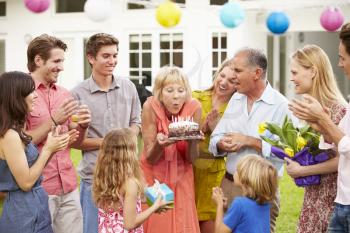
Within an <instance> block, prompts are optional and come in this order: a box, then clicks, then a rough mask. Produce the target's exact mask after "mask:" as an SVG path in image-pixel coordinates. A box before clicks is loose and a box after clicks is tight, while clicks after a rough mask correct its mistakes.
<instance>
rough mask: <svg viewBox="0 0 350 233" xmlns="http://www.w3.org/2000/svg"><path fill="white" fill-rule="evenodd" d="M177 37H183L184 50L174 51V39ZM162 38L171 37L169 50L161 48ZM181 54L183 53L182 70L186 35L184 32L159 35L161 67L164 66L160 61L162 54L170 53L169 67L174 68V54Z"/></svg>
mask: <svg viewBox="0 0 350 233" xmlns="http://www.w3.org/2000/svg"><path fill="white" fill-rule="evenodd" d="M177 35H180V36H181V41H182V48H181V49H174V48H173V42H174V37H175V36H177ZM162 36H169V44H170V47H169V49H162V48H161V46H160V43H161V42H162ZM166 41H167V40H166ZM179 52H181V53H182V66H181V68H182V67H183V66H184V34H183V33H182V32H174V33H159V64H160V66H162V64H161V60H160V59H161V54H162V53H169V65H170V66H172V65H174V61H173V54H174V53H179Z"/></svg>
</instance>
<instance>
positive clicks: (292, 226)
mask: <svg viewBox="0 0 350 233" xmlns="http://www.w3.org/2000/svg"><path fill="white" fill-rule="evenodd" d="M71 157H72V160H73V163H74V165H75V166H77V164H78V163H79V161H80V159H81V153H80V151H77V150H72V155H71ZM280 190H281V212H280V215H279V217H278V219H277V231H276V232H277V233H294V232H295V231H296V224H297V221H298V216H299V211H300V208H301V205H302V201H303V200H302V199H303V192H304V190H303V189H302V188H298V187H296V186H295V184H294V182H293V180H292V179H291V178H290V177H289V176H288V175H286V174H284V176H283V178H282V179H281V180H280ZM1 210H2V203H0V213H1Z"/></svg>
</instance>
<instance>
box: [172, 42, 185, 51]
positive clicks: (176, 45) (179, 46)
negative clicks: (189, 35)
mask: <svg viewBox="0 0 350 233" xmlns="http://www.w3.org/2000/svg"><path fill="white" fill-rule="evenodd" d="M182 44H183V43H182V41H174V42H173V49H182V48H183V47H182Z"/></svg>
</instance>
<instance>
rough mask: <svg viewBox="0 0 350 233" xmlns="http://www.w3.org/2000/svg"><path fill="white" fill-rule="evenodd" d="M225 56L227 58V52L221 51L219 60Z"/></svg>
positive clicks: (222, 59)
mask: <svg viewBox="0 0 350 233" xmlns="http://www.w3.org/2000/svg"><path fill="white" fill-rule="evenodd" d="M226 58H227V52H222V53H221V62H223V61H225V59H226Z"/></svg>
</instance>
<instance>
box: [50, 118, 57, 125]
mask: <svg viewBox="0 0 350 233" xmlns="http://www.w3.org/2000/svg"><path fill="white" fill-rule="evenodd" d="M50 117H51V120H52V122H53V123H54V124H55V126H58V124H57V122H56V121H55V120H54V119H53V117H52V116H50Z"/></svg>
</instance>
